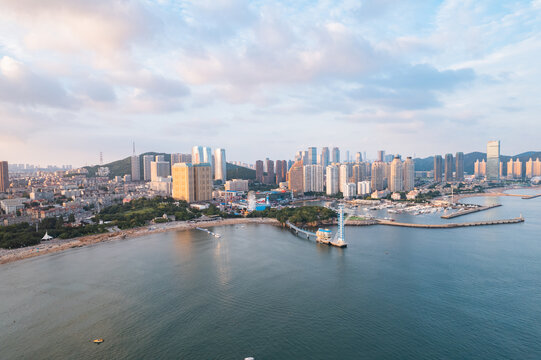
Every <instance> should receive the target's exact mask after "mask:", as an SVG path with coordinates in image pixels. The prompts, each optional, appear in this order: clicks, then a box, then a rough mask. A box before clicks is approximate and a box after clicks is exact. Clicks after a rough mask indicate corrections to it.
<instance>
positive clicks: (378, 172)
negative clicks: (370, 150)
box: [371, 161, 386, 190]
mask: <svg viewBox="0 0 541 360" xmlns="http://www.w3.org/2000/svg"><path fill="white" fill-rule="evenodd" d="M385 170H386V165H385V163H384V162H382V161H374V162H373V163H372V179H371V188H372V190H383V189H384V188H385V187H384V186H385V185H384V181H385Z"/></svg>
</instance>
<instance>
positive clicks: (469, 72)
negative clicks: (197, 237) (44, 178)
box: [0, 0, 541, 166]
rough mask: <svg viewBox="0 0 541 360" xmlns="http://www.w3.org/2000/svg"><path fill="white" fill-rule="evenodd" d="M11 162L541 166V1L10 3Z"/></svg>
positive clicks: (7, 99)
mask: <svg viewBox="0 0 541 360" xmlns="http://www.w3.org/2000/svg"><path fill="white" fill-rule="evenodd" d="M0 9H1V11H0V160H8V161H9V162H11V163H32V164H42V165H45V164H73V165H74V166H82V165H92V164H97V163H98V162H99V154H100V152H103V158H104V162H110V161H114V160H117V159H119V158H124V157H126V156H129V155H131V153H132V143H133V142H135V146H136V151H137V153H143V152H147V151H158V152H168V153H173V152H190V149H191V147H192V146H193V145H203V146H211V147H213V148H215V147H222V148H225V149H226V150H227V158H228V160H238V161H246V162H254V161H255V160H256V159H263V158H266V157H269V158H271V159H291V158H293V156H294V154H295V152H296V151H297V150H301V149H305V148H307V147H308V146H317V147H318V148H319V147H322V146H329V147H331V146H339V147H340V148H341V150H342V152H343V153H344V152H345V150H350V151H351V152H352V153H354V152H357V151H362V152H365V151H366V152H367V155H368V157H369V158H374V157H375V155H376V151H377V150H380V149H384V150H386V151H387V153H395V154H396V153H400V154H402V155H403V156H411V155H414V154H415V155H416V156H417V157H424V156H430V155H433V154H444V153H448V152H453V153H454V152H456V151H463V152H470V151H485V149H486V142H487V141H488V140H492V139H499V140H501V142H502V145H501V150H502V154H506V155H514V154H518V153H521V152H524V151H529V150H536V151H539V150H541V119H540V116H539V114H540V110H541V109H540V108H541V101H539V99H540V94H541V66H539V64H540V63H541V0H534V1H498V0H494V1H484V0H475V1H468V0H449V1H428V0H427V1H418V0H411V1H408V0H396V1H395V0H365V1H348V0H344V1H335V0H333V1H331V0H328V1H306V0H305V1H294V2H293V1H243V0H208V1H207V0H196V1H168V0H160V1H129V0H120V1H119V0H93V1H88V0H48V1H42V0H0Z"/></svg>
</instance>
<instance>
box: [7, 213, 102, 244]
mask: <svg viewBox="0 0 541 360" xmlns="http://www.w3.org/2000/svg"><path fill="white" fill-rule="evenodd" d="M70 220H72V222H73V221H75V219H73V218H72V219H70ZM106 231H107V230H106V229H105V226H104V225H97V224H91V225H85V226H77V227H71V226H66V224H65V223H64V219H63V218H62V217H58V218H54V217H52V218H45V219H43V220H41V223H40V224H39V227H38V231H36V228H35V227H34V226H32V225H30V224H28V223H26V222H25V223H20V224H15V225H9V226H0V248H4V249H15V248H20V247H25V246H31V245H37V244H39V243H40V241H41V238H42V237H43V235H45V232H47V233H48V234H49V235H51V236H52V237H55V238H61V239H71V238H75V237H78V236H84V235H92V234H99V233H103V232H106Z"/></svg>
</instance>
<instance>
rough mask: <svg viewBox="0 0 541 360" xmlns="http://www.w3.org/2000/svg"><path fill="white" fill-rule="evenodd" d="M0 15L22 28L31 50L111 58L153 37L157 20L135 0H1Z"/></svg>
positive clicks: (26, 43) (25, 40)
mask: <svg viewBox="0 0 541 360" xmlns="http://www.w3.org/2000/svg"><path fill="white" fill-rule="evenodd" d="M0 7H2V15H0V18H4V19H7V20H8V21H9V20H11V21H13V22H15V23H16V24H17V25H18V26H23V28H24V31H25V32H24V39H23V41H24V44H25V46H26V47H27V48H29V49H33V50H55V51H60V52H74V51H77V52H85V53H86V52H91V53H94V54H96V55H100V56H107V57H114V56H116V54H118V52H119V51H122V50H126V49H128V48H129V47H130V45H131V44H133V43H134V42H136V41H141V40H143V39H147V38H149V37H151V36H152V33H153V31H154V29H155V28H156V27H157V26H158V22H157V21H156V19H155V18H154V17H153V15H152V13H150V12H149V11H147V10H146V9H145V7H144V6H142V5H141V4H140V3H139V2H136V1H121V0H94V1H86V0H70V1H62V0H50V1H40V0H0Z"/></svg>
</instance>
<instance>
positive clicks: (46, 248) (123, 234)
mask: <svg viewBox="0 0 541 360" xmlns="http://www.w3.org/2000/svg"><path fill="white" fill-rule="evenodd" d="M236 224H270V225H278V224H280V222H279V221H278V220H276V219H272V218H232V219H221V220H213V221H201V222H187V221H174V222H170V223H164V224H154V225H147V226H143V227H138V228H134V229H128V230H120V231H116V232H112V233H104V234H96V235H86V236H81V237H78V238H72V239H53V240H49V241H46V242H42V243H41V244H39V245H34V246H27V247H23V248H18V249H0V265H1V264H8V263H11V262H15V261H18V260H23V259H29V258H33V257H36V256H40V255H44V254H51V253H55V252H59V251H63V250H67V249H71V248H75V247H83V246H88V245H93V244H98V243H101V242H106V241H114V240H125V239H133V238H136V237H140V236H145V235H150V234H156V233H162V232H168V231H186V230H192V229H195V228H196V227H200V228H206V227H210V226H222V225H236Z"/></svg>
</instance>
